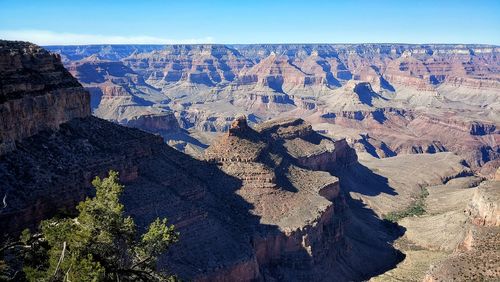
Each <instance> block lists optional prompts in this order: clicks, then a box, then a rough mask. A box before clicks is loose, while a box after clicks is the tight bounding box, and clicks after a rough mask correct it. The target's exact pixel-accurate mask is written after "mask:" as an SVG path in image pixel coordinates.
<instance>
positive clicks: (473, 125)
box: [50, 44, 500, 176]
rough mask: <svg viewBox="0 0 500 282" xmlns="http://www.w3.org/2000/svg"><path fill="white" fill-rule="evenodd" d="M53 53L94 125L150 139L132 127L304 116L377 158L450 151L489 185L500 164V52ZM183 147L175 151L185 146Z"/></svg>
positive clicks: (215, 127)
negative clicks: (89, 104) (115, 126)
mask: <svg viewBox="0 0 500 282" xmlns="http://www.w3.org/2000/svg"><path fill="white" fill-rule="evenodd" d="M50 49H51V50H53V51H55V52H58V53H60V54H61V55H62V56H63V57H64V58H65V59H66V60H65V64H66V65H67V66H68V67H69V68H70V70H71V72H72V73H73V74H74V75H75V76H76V77H77V78H78V79H79V80H80V82H81V83H83V84H84V86H85V87H86V88H87V89H88V90H89V91H90V92H91V93H92V101H93V109H94V114H95V115H97V116H99V117H102V118H105V119H108V120H112V121H117V122H119V123H120V124H124V125H130V126H136V127H139V128H142V129H146V130H152V131H153V132H158V131H162V130H160V129H156V130H155V129H154V128H151V127H142V124H141V123H129V120H130V119H132V118H134V119H135V118H138V117H139V116H141V115H145V116H151V115H153V116H158V115H160V114H163V113H166V112H173V113H175V117H176V119H177V122H178V123H179V126H180V127H181V128H182V129H186V130H189V131H190V132H191V133H193V132H207V131H208V132H224V131H227V130H228V128H229V127H230V124H231V122H232V120H233V117H234V116H236V115H237V114H240V113H243V114H245V115H247V116H248V117H249V121H250V123H259V122H262V121H265V120H268V119H270V118H276V117H280V118H286V117H300V118H302V119H305V120H307V121H308V122H310V123H312V124H313V126H315V127H316V126H322V127H326V126H325V125H333V126H334V127H335V128H336V129H337V130H335V131H334V132H335V134H338V133H339V132H347V131H350V132H352V134H351V136H339V137H349V138H347V139H348V140H349V141H350V142H349V144H350V145H352V146H354V147H356V148H357V149H358V150H359V151H367V152H369V153H371V154H372V155H374V156H377V157H391V156H395V155H399V154H420V153H436V152H442V151H451V152H454V153H457V154H459V155H460V156H462V157H463V159H464V160H465V161H466V162H467V164H468V165H469V166H470V167H472V168H473V169H474V171H476V172H481V171H482V172H484V175H485V176H488V175H489V174H490V171H489V170H488V169H484V170H483V168H482V167H484V166H486V167H491V166H492V165H491V164H488V163H491V162H495V161H497V160H498V159H499V156H500V155H499V154H500V153H499V147H498V146H499V145H498V144H499V140H500V133H499V130H498V128H499V125H500V124H499V121H500V116H499V115H498V112H500V108H499V105H500V100H499V97H500V93H499V91H498V89H500V77H499V75H498V73H499V62H498V50H499V49H498V47H497V46H489V45H407V44H321V45H317V44H277V45H273V44H269V45H266V44H257V45H169V46H160V45H158V46H147V45H146V46H142V47H141V46H134V45H130V46H105V45H103V46H66V47H61V46H55V47H50ZM163 118H164V119H165V118H166V117H163ZM169 123H172V124H173V123H174V120H171V121H170V122H169ZM156 124H158V123H156ZM163 131H165V130H163ZM444 132H446V134H444ZM162 135H164V136H165V133H162ZM193 136H194V135H193ZM165 138H166V139H167V140H169V138H168V137H165ZM184 139H185V140H188V139H190V138H184ZM190 140H192V138H191V139H190ZM184 143H186V144H187V143H190V141H184ZM186 144H184V145H183V146H177V148H186V147H189V146H186ZM191 144H194V143H193V142H191ZM204 145H209V144H204Z"/></svg>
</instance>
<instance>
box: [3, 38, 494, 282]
mask: <svg viewBox="0 0 500 282" xmlns="http://www.w3.org/2000/svg"><path fill="white" fill-rule="evenodd" d="M498 48H499V47H497V46H487V45H403V44H385V45H384V44H364V45H331V44H325V45H313V44H305V45H294V44H282V45H234V46H229V45H167V46H160V45H136V46H134V45H111V46H104V45H91V46H48V47H46V49H47V50H49V51H50V52H49V51H46V50H45V48H42V47H39V46H37V45H34V44H31V43H26V42H12V41H0V87H1V90H2V91H1V96H0V121H1V123H0V179H1V186H0V195H1V196H2V197H3V203H4V205H3V208H2V209H1V210H0V230H1V232H2V234H5V233H12V234H16V233H18V232H20V231H21V230H22V229H24V228H27V227H28V228H34V227H35V226H36V224H37V223H38V222H39V221H40V220H42V219H46V218H49V217H51V216H53V215H55V214H57V213H59V212H61V211H64V210H69V211H71V210H73V209H74V207H75V205H76V204H77V203H78V202H79V201H80V200H82V199H84V198H85V197H86V196H88V195H91V194H92V190H91V185H90V181H91V179H92V178H93V177H94V176H96V175H100V176H103V175H105V174H106V173H107V171H108V170H109V169H114V170H116V171H118V172H119V173H120V178H121V181H122V182H123V183H124V185H125V187H126V188H125V191H124V195H123V199H122V201H123V203H124V205H125V209H126V212H127V214H129V215H131V216H132V217H133V218H134V220H135V221H136V223H137V224H138V225H139V227H140V228H144V227H145V225H146V224H147V223H148V222H151V221H152V219H154V218H155V217H158V216H162V217H168V219H169V221H170V222H171V223H173V224H174V225H175V226H176V229H177V230H178V231H179V233H180V241H179V242H178V243H177V244H176V245H174V246H172V248H171V249H170V250H169V251H168V252H167V253H166V254H164V255H163V256H162V258H161V260H160V264H159V266H158V267H159V268H165V269H168V270H169V271H172V272H173V273H176V274H177V275H179V277H180V278H182V279H185V280H194V281H305V280H307V281H332V280H334V281H363V280H368V279H373V280H374V281H388V280H389V281H395V280H406V281H422V280H425V281H443V280H445V281H448V280H452V279H458V280H473V279H486V280H495V279H498V278H499V277H500V263H499V262H500V257H499V256H500V253H499V251H498V245H499V240H500V230H499V228H500V210H499V205H498V200H499V193H500V190H499V188H500V169H499V168H498V167H499V164H500V161H499V160H500V147H499V139H500V131H499V129H498V128H499V122H500V116H499V113H500V93H499V91H500V87H499V86H500V76H499V73H500V72H499V63H498V58H497V56H498V50H499V49H498ZM65 67H66V68H67V70H66V68H65ZM92 114H93V115H92ZM165 143H167V144H165ZM169 145H170V146H169ZM420 204H421V205H423V206H424V207H425V211H424V212H423V213H422V214H414V215H413V214H412V215H410V216H405V217H402V218H400V219H398V220H397V223H395V222H391V221H389V220H388V219H387V218H388V217H387V216H388V215H390V214H394V213H401V211H404V210H407V209H408V208H409V207H410V208H411V207H414V206H415V205H420Z"/></svg>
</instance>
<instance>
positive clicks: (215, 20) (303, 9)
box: [0, 0, 500, 45]
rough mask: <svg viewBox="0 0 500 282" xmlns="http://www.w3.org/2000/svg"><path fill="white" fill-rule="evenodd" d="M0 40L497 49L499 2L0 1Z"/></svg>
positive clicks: (44, 42) (63, 43)
mask: <svg viewBox="0 0 500 282" xmlns="http://www.w3.org/2000/svg"><path fill="white" fill-rule="evenodd" d="M0 39H8V40H24V41H31V42H34V43H36V44H39V45H80V44H183V43H185V44H194V43H220V44H249V43H417V44H418V43H465V44H469V43H478V44H495V45H500V0H491V1H490V0H474V1H472V0H469V1H465V0H464V1H461V0H434V1H430V0H412V1H406V0H398V1H396V0H378V1H376V0H349V1H347V0H345V1H335V0H330V1H328V0H324V1H320V0H305V1H295V0H288V1H284V0H276V1H272V0H268V1H263V0H262V1H261V0H247V1H238V0H226V1H222V0H205V1H202V0H176V1H174V0H172V1H170V0H163V1H161V0H142V1H139V0H137V1H128V0H121V1H112V0H85V1H83V0H82V1H78V0H64V1H61V0H22V1H20V0H0Z"/></svg>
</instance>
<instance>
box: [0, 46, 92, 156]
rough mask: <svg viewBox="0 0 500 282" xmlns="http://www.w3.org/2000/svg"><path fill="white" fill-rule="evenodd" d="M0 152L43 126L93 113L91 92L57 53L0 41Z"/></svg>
mask: <svg viewBox="0 0 500 282" xmlns="http://www.w3.org/2000/svg"><path fill="white" fill-rule="evenodd" d="M0 86H1V92H0V121H1V123H0V154H3V153H5V152H8V151H11V150H13V149H15V142H16V141H18V140H21V139H22V138H25V137H29V136H32V135H34V134H36V133H38V132H39V131H41V130H45V129H57V128H59V125H60V124H61V123H64V122H67V121H69V120H71V119H73V118H80V117H86V116H89V115H90V106H89V95H88V93H87V92H86V91H85V90H83V89H82V87H81V85H80V83H78V81H77V80H76V79H75V78H74V77H72V76H71V75H70V74H69V73H68V71H67V70H66V69H65V68H64V67H63V65H62V64H61V61H60V58H59V56H58V55H52V54H50V53H49V52H47V51H46V50H44V49H42V48H40V47H38V46H36V45H34V44H30V43H17V42H8V41H0Z"/></svg>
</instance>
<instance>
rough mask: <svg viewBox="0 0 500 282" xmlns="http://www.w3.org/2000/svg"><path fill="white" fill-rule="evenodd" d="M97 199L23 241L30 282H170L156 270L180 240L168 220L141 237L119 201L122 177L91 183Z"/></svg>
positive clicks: (114, 174) (26, 234)
mask: <svg viewBox="0 0 500 282" xmlns="http://www.w3.org/2000/svg"><path fill="white" fill-rule="evenodd" d="M92 184H93V186H94V187H95V188H96V196H95V197H94V198H87V199H86V200H85V201H83V202H80V204H79V205H78V206H77V210H78V212H79V214H78V216H77V217H76V218H52V219H49V220H44V221H42V223H41V224H40V232H39V233H38V234H35V235H31V234H29V232H28V231H25V232H23V234H22V235H21V238H20V242H22V243H23V244H24V246H29V247H27V248H26V249H27V251H24V252H23V258H24V268H23V270H24V273H25V275H26V278H27V279H28V280H30V281H171V280H175V279H176V277H175V276H168V275H166V274H164V273H160V272H157V271H156V263H157V258H158V256H159V255H160V254H162V253H163V252H165V250H167V249H168V247H169V246H170V245H171V244H173V243H175V242H176V241H177V240H178V233H177V232H175V230H174V226H173V225H168V224H167V219H156V220H155V221H153V222H152V223H151V224H150V226H149V228H148V229H147V230H146V232H145V233H144V234H143V235H142V236H140V237H139V236H137V235H136V226H135V224H134V221H133V220H132V218H131V217H129V216H125V215H124V207H123V205H122V204H121V203H120V201H119V197H120V195H121V193H122V191H123V186H122V185H121V184H119V183H118V173H117V172H114V171H110V172H109V176H108V177H107V178H104V179H101V178H99V177H96V178H95V179H94V181H93V182H92Z"/></svg>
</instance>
